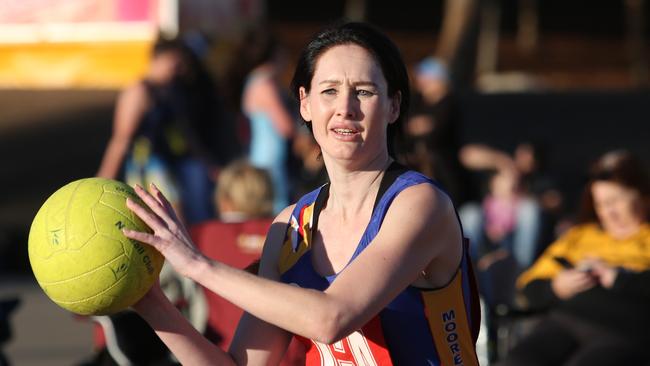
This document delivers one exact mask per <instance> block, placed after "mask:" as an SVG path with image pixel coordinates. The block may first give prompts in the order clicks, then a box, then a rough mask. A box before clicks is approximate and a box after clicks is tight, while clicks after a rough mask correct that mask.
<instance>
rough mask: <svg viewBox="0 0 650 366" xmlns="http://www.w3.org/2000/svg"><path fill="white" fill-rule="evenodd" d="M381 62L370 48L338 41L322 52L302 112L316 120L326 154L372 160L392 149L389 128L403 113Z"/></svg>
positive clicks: (315, 128)
mask: <svg viewBox="0 0 650 366" xmlns="http://www.w3.org/2000/svg"><path fill="white" fill-rule="evenodd" d="M399 102H400V101H399V96H397V97H394V98H390V97H389V96H388V86H387V83H386V79H385V77H384V75H383V73H382V70H381V67H380V66H379V64H378V63H377V61H376V60H375V58H374V57H373V56H372V55H371V54H370V53H369V52H368V51H366V49H364V48H362V47H360V46H357V45H354V44H349V45H340V46H334V47H332V48H330V49H329V50H327V51H325V52H324V53H323V54H322V55H320V57H319V59H318V61H317V62H316V69H315V71H314V76H313V78H312V80H311V90H310V92H309V94H306V91H305V88H302V87H301V88H300V113H301V114H302V117H303V118H304V119H305V120H306V121H311V122H312V130H313V132H314V138H315V139H316V141H317V142H318V144H319V145H320V147H321V150H322V152H323V156H324V158H325V159H326V160H327V159H328V158H332V159H338V160H350V161H351V160H354V161H359V162H361V161H366V159H373V158H377V157H379V156H381V154H385V155H386V156H388V155H387V154H388V153H387V143H386V128H387V126H388V124H389V123H393V122H395V120H396V119H397V117H398V116H399Z"/></svg>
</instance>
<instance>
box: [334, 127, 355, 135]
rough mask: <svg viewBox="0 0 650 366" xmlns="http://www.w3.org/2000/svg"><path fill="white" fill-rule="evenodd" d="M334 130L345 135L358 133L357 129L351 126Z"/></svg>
mask: <svg viewBox="0 0 650 366" xmlns="http://www.w3.org/2000/svg"><path fill="white" fill-rule="evenodd" d="M333 131H334V132H335V133H337V134H339V135H343V136H352V135H354V134H356V133H357V131H355V130H351V129H349V128H335V129H334V130H333Z"/></svg>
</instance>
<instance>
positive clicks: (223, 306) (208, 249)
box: [190, 161, 304, 365]
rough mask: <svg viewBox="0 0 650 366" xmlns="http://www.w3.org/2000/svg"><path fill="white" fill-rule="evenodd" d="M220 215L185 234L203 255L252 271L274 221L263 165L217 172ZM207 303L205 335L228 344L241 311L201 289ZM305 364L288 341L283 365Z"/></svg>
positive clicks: (235, 166) (299, 347)
mask: <svg viewBox="0 0 650 366" xmlns="http://www.w3.org/2000/svg"><path fill="white" fill-rule="evenodd" d="M215 201H216V207H218V209H219V213H220V220H211V221H207V222H203V223H201V224H198V225H195V226H193V227H192V228H191V230H190V234H191V236H192V239H193V240H194V242H195V243H196V245H197V246H198V247H199V249H200V250H201V251H202V252H203V253H204V254H206V255H207V256H208V257H210V258H213V259H217V260H219V261H221V262H223V263H227V264H229V265H231V266H234V267H238V268H247V269H248V270H250V271H251V272H254V273H257V264H258V260H259V257H260V254H261V253H262V246H263V244H264V239H265V237H266V233H267V231H268V230H269V228H270V226H271V223H272V222H273V217H272V215H273V184H272V183H271V178H270V176H269V174H268V173H267V172H266V170H264V169H261V168H256V167H254V166H252V165H250V164H248V163H246V162H244V161H239V162H234V163H232V164H230V165H228V166H227V167H226V168H225V169H224V170H223V171H222V172H221V174H220V175H219V179H218V182H217V189H216V194H215ZM205 296H206V298H207V302H208V306H209V311H208V312H209V315H208V330H207V331H206V336H207V337H208V339H210V340H211V341H212V342H213V343H215V344H217V345H219V346H220V347H222V348H223V349H228V348H229V347H230V343H231V341H232V337H233V335H234V331H235V329H236V328H237V324H238V323H239V319H240V318H241V315H242V310H241V309H240V308H238V307H236V306H234V305H232V304H231V303H229V302H228V301H226V300H224V299H223V298H221V297H219V296H218V295H216V294H215V293H213V292H211V291H208V290H206V291H205ZM299 364H304V349H303V348H302V345H300V344H299V343H297V342H295V341H294V342H292V344H291V345H290V348H289V350H288V351H287V354H286V355H285V358H284V360H283V363H282V365H299Z"/></svg>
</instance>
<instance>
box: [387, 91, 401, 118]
mask: <svg viewBox="0 0 650 366" xmlns="http://www.w3.org/2000/svg"><path fill="white" fill-rule="evenodd" d="M390 99H391V103H390V119H389V120H388V124H391V123H394V122H395V121H397V118H398V117H399V112H400V105H401V104H402V92H401V91H398V92H397V93H396V94H395V96H393V97H392V98H390Z"/></svg>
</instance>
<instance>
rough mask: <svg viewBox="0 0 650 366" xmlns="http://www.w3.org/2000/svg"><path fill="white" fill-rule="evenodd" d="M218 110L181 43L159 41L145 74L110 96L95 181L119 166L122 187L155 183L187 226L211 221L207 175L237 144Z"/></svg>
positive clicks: (211, 92)
mask: <svg viewBox="0 0 650 366" xmlns="http://www.w3.org/2000/svg"><path fill="white" fill-rule="evenodd" d="M219 106H220V104H219V100H218V96H217V94H216V89H215V88H214V85H213V84H212V80H211V79H210V75H209V74H208V73H207V71H205V69H204V67H203V65H202V64H201V62H200V60H199V59H198V57H197V55H195V54H194V53H193V51H192V50H191V49H190V48H189V47H187V46H186V45H185V44H184V43H183V42H182V41H181V40H178V39H172V40H167V39H159V40H158V41H157V42H156V44H155V45H154V46H153V50H152V56H151V61H150V64H149V69H148V71H147V74H146V75H145V77H144V78H143V79H142V80H140V81H138V82H136V83H135V84H133V85H131V86H129V87H127V88H126V89H125V90H124V91H122V93H121V94H120V96H119V97H118V101H117V106H116V109H115V117H114V123H113V132H112V136H111V138H110V140H109V143H108V146H107V147H106V150H105V153H104V156H103V159H102V162H101V165H100V167H99V170H98V172H97V176H100V177H104V178H113V179H118V178H120V177H121V176H122V172H121V169H122V166H124V179H125V181H126V182H127V183H128V184H129V185H134V184H140V185H142V186H148V184H149V183H152V182H153V183H155V184H156V185H157V186H159V187H160V188H161V189H162V190H163V191H164V192H165V193H166V194H169V196H170V199H171V200H172V201H171V202H172V203H173V204H174V206H175V207H176V209H177V212H178V213H179V214H180V215H181V217H183V219H184V220H185V221H186V222H187V223H188V224H193V223H196V222H200V221H202V220H206V219H208V218H210V217H213V216H214V207H213V205H212V200H211V199H210V197H211V192H212V190H213V186H214V182H213V180H212V175H213V173H214V171H215V170H216V168H217V167H218V166H219V165H222V164H225V163H226V162H227V161H229V160H230V159H232V157H233V156H234V155H236V145H234V144H233V143H234V142H236V141H237V139H236V138H234V137H233V135H234V129H233V128H231V127H230V126H229V123H230V121H229V120H228V119H225V118H221V119H220V118H219V117H222V116H224V114H222V113H221V111H220V110H219ZM217 126H218V127H217ZM228 141H230V142H228ZM221 142H223V143H221ZM215 147H219V148H220V149H221V150H220V152H221V153H220V154H217V153H215V149H216V148H215Z"/></svg>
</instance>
